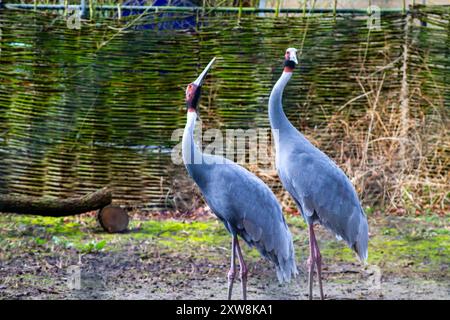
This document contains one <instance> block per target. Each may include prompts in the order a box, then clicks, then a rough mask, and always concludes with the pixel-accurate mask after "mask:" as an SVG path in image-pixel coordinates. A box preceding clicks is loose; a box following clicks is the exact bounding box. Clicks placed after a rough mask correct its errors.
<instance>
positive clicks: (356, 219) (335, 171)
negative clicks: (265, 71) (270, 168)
mask: <svg viewBox="0 0 450 320" xmlns="http://www.w3.org/2000/svg"><path fill="white" fill-rule="evenodd" d="M296 52H297V50H296V49H295V48H288V49H287V50H286V53H285V62H284V70H283V73H282V75H281V77H280V78H279V80H278V81H277V83H276V84H275V86H274V87H273V89H272V92H271V94H270V98H269V119H270V125H271V127H272V133H273V136H274V140H275V149H276V159H275V163H276V168H277V171H278V175H279V177H280V180H281V182H282V184H283V187H284V188H285V189H286V190H287V191H288V192H289V193H290V195H291V196H292V197H293V198H294V200H295V203H296V204H297V207H298V209H299V210H300V212H301V214H302V216H303V218H304V219H305V221H306V223H307V224H308V228H309V243H310V248H309V249H310V255H309V259H308V266H309V298H310V299H312V281H313V276H314V268H315V267H317V276H318V279H319V288H320V297H321V299H323V298H324V295H323V288H322V276H321V264H322V257H321V255H320V250H319V246H318V245H317V240H316V236H315V234H314V224H321V225H323V226H324V227H326V228H327V229H328V230H331V231H332V232H333V233H334V234H335V235H336V236H337V237H338V238H342V239H344V240H345V241H346V242H347V244H348V246H349V247H350V248H352V249H353V250H354V251H355V252H356V253H357V254H358V256H359V258H360V259H361V260H363V261H364V260H366V259H367V255H368V253H367V246H368V237H369V236H368V224H367V219H366V216H365V214H364V211H363V209H362V207H361V204H360V202H359V199H358V195H357V194H356V191H355V189H354V187H353V185H352V183H351V182H350V180H349V179H348V178H347V176H346V175H345V173H344V172H343V171H342V170H341V169H340V168H339V167H338V166H337V165H336V164H335V163H334V162H333V161H332V160H331V159H330V158H329V157H328V156H327V155H326V154H324V153H323V152H322V151H320V150H319V149H318V148H316V147H315V146H314V145H313V144H311V142H309V141H308V140H307V139H306V138H305V137H304V136H303V135H302V134H301V133H300V132H299V131H298V130H297V129H296V128H295V127H294V126H293V125H292V123H291V122H290V121H289V120H288V118H287V117H286V114H285V113H284V111H283V106H282V103H281V100H282V95H283V91H284V88H285V87H286V84H287V83H288V81H289V80H290V79H291V77H292V73H293V71H294V68H295V65H296V64H298V61H297V55H296Z"/></svg>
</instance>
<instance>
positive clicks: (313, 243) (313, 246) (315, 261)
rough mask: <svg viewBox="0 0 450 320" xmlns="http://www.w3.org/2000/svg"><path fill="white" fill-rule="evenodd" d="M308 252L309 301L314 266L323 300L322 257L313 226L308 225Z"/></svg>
mask: <svg viewBox="0 0 450 320" xmlns="http://www.w3.org/2000/svg"><path fill="white" fill-rule="evenodd" d="M309 250H310V256H309V258H308V264H309V299H310V300H312V286H313V277H314V265H316V266H317V277H318V279H319V290H320V299H322V300H323V299H324V295H323V286H322V256H321V255H320V250H319V245H318V244H317V239H316V236H315V234H314V226H313V224H311V225H309Z"/></svg>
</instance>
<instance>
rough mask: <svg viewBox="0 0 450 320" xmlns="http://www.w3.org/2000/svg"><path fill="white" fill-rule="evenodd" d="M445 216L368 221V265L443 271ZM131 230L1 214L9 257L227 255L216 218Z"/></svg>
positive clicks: (302, 244)
mask: <svg viewBox="0 0 450 320" xmlns="http://www.w3.org/2000/svg"><path fill="white" fill-rule="evenodd" d="M446 219H447V218H441V219H432V221H430V219H429V217H423V218H414V219H393V218H383V219H378V220H374V219H371V220H370V221H369V225H370V226H371V232H372V234H373V236H372V237H371V239H370V242H369V261H368V263H369V264H376V265H379V266H382V267H383V270H384V271H386V272H402V271H405V272H406V271H412V272H419V273H420V272H423V273H425V272H427V273H429V272H438V273H439V272H441V273H442V270H445V266H447V267H448V265H449V257H450V232H449V228H448V219H447V220H446ZM287 222H288V224H289V226H290V230H291V232H292V235H293V240H294V244H295V249H296V251H297V259H298V262H299V263H303V262H304V261H300V259H301V257H306V256H307V255H308V234H307V232H306V225H305V223H304V221H303V219H302V218H301V217H298V216H295V217H292V216H289V217H288V218H287ZM129 229H130V231H129V232H127V233H124V234H108V233H105V232H103V231H102V229H101V228H100V227H99V226H98V225H97V222H96V221H95V219H94V218H83V219H82V220H80V219H79V218H75V217H73V218H48V217H32V216H19V215H0V253H1V252H3V254H4V256H6V257H9V256H10V255H11V254H13V253H14V252H20V251H32V250H41V251H42V250H51V249H52V248H53V247H55V246H56V247H58V248H60V249H62V250H65V249H66V248H73V249H75V250H76V251H78V252H82V253H90V254H96V253H97V252H99V251H104V252H113V251H121V250H126V248H127V247H129V246H136V245H139V244H143V245H144V246H148V245H151V246H152V247H155V248H160V251H161V252H165V251H166V252H172V253H179V254H186V255H192V256H196V257H202V258H203V257H207V258H208V259H210V260H212V261H216V260H219V259H223V255H224V253H225V254H226V255H229V246H230V235H229V234H228V232H227V231H226V230H225V228H224V226H223V225H222V223H220V222H219V221H217V220H214V219H212V220H206V221H194V222H185V221H178V220H163V221H154V220H145V221H132V222H131V223H130V228H129ZM319 242H320V248H321V252H322V255H323V257H324V260H325V261H326V263H327V264H332V263H341V262H348V263H353V262H356V261H357V259H356V257H355V254H354V252H353V251H352V250H350V249H349V248H348V247H347V246H346V244H345V243H344V242H343V241H336V240H335V239H334V238H332V237H331V236H329V233H328V232H324V233H322V234H321V235H320V237H319ZM243 247H244V250H245V251H246V253H245V254H246V257H247V258H248V259H249V260H250V261H256V260H258V259H260V256H259V253H258V252H257V251H256V250H255V249H248V248H247V246H243ZM144 248H145V247H144ZM443 266H444V268H443ZM439 270H441V271H439Z"/></svg>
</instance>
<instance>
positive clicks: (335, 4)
mask: <svg viewBox="0 0 450 320" xmlns="http://www.w3.org/2000/svg"><path fill="white" fill-rule="evenodd" d="M336 7H337V0H334V4H333V17H334V18H335V19H336Z"/></svg>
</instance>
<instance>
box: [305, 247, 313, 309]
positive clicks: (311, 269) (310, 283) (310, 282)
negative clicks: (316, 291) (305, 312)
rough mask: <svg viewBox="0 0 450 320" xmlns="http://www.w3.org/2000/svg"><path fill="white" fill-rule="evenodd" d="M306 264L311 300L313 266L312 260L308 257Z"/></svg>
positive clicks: (310, 298)
mask: <svg viewBox="0 0 450 320" xmlns="http://www.w3.org/2000/svg"><path fill="white" fill-rule="evenodd" d="M306 263H307V266H308V287H309V300H312V298H313V280H314V266H315V261H314V258H313V257H312V256H311V255H310V256H309V258H308V260H307V262H306Z"/></svg>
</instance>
